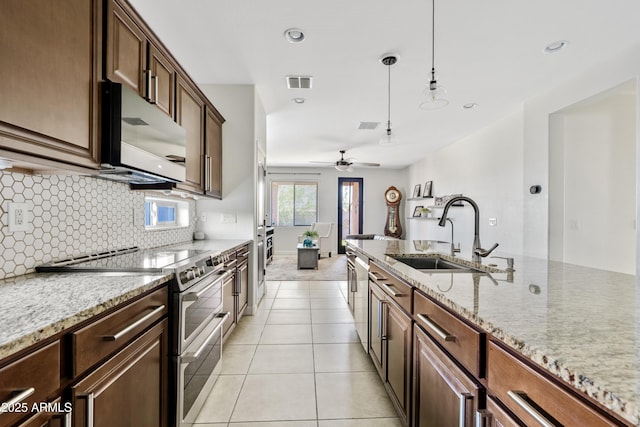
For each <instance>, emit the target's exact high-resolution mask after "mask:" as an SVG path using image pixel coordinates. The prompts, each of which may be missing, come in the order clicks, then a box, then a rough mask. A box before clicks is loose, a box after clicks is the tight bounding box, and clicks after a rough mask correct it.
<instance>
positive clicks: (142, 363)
mask: <svg viewBox="0 0 640 427" xmlns="http://www.w3.org/2000/svg"><path fill="white" fill-rule="evenodd" d="M167 325H168V323H167V320H166V319H165V320H163V321H161V322H160V323H158V324H156V325H155V326H153V327H152V328H150V329H149V330H148V331H147V332H145V333H144V334H143V335H142V336H140V337H139V338H138V339H136V340H135V341H133V342H132V343H131V344H129V345H127V346H126V347H125V348H124V349H122V350H121V351H119V352H118V353H116V354H115V355H113V356H112V357H110V358H109V359H107V360H106V361H105V362H104V363H103V364H101V365H100V366H99V367H98V368H96V369H94V370H92V371H91V373H89V375H88V376H86V377H85V378H84V379H82V380H81V381H80V382H78V383H77V384H75V385H74V386H72V387H71V398H72V404H73V425H74V427H76V426H77V427H80V426H87V427H89V426H92V427H113V426H119V427H159V426H162V427H165V426H166V425H167V416H166V414H167V410H166V409H167V395H168V384H167V379H168V372H169V369H168V362H169V359H168V331H167V328H168V326H167Z"/></svg>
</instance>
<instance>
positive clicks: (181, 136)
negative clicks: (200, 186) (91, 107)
mask: <svg viewBox="0 0 640 427" xmlns="http://www.w3.org/2000/svg"><path fill="white" fill-rule="evenodd" d="M101 95H102V141H101V144H102V164H101V166H102V170H101V171H100V175H99V176H100V177H101V178H105V179H110V180H114V181H121V182H128V183H130V184H156V183H157V184H166V183H176V182H182V181H184V180H185V177H186V172H185V165H184V158H185V155H186V131H185V129H184V128H182V127H181V126H179V125H178V124H177V123H176V122H174V121H173V120H172V119H171V118H170V117H169V116H167V115H166V114H164V113H163V112H162V111H160V110H159V109H158V108H157V107H155V106H153V105H152V104H149V103H148V102H147V101H145V100H144V99H143V98H141V97H140V96H139V95H138V94H137V93H135V92H133V91H132V90H130V89H129V88H127V87H126V86H123V85H121V84H119V83H113V82H110V81H106V82H103V83H102V85H101Z"/></svg>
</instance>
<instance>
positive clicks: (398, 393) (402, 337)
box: [369, 282, 412, 425]
mask: <svg viewBox="0 0 640 427" xmlns="http://www.w3.org/2000/svg"><path fill="white" fill-rule="evenodd" d="M369 293H370V299H369V301H370V306H369V316H370V318H369V324H370V328H371V329H370V331H371V333H370V335H371V336H370V344H369V353H370V354H371V358H372V360H373V362H374V365H375V366H376V368H377V370H378V373H379V374H380V377H381V378H382V380H383V381H384V384H385V387H386V389H387V393H388V394H389V396H390V397H391V401H392V402H393V404H394V405H395V407H396V410H397V411H398V413H399V415H400V417H401V418H402V421H403V422H404V424H405V425H406V424H407V422H408V419H409V410H410V403H411V323H412V322H411V317H409V315H408V314H406V313H405V312H404V311H403V310H402V309H401V307H400V306H399V305H398V304H396V303H395V302H394V300H393V298H392V297H391V296H389V295H387V294H386V293H385V292H384V291H383V290H382V289H381V288H380V287H379V286H378V285H376V284H375V283H374V282H370V283H369Z"/></svg>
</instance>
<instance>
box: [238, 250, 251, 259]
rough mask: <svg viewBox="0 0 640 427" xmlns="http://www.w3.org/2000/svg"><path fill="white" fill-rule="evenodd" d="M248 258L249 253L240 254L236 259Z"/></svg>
mask: <svg viewBox="0 0 640 427" xmlns="http://www.w3.org/2000/svg"><path fill="white" fill-rule="evenodd" d="M248 256H249V251H247V252H244V253H241V254H238V257H240V258H244V257H248Z"/></svg>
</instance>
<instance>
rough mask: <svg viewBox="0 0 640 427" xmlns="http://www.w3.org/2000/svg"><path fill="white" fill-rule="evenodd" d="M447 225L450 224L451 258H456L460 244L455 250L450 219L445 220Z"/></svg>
mask: <svg viewBox="0 0 640 427" xmlns="http://www.w3.org/2000/svg"><path fill="white" fill-rule="evenodd" d="M447 221H449V224H451V256H456V254H457V253H458V252H460V243H458V247H457V248H456V245H455V243H453V221H451V218H447Z"/></svg>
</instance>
